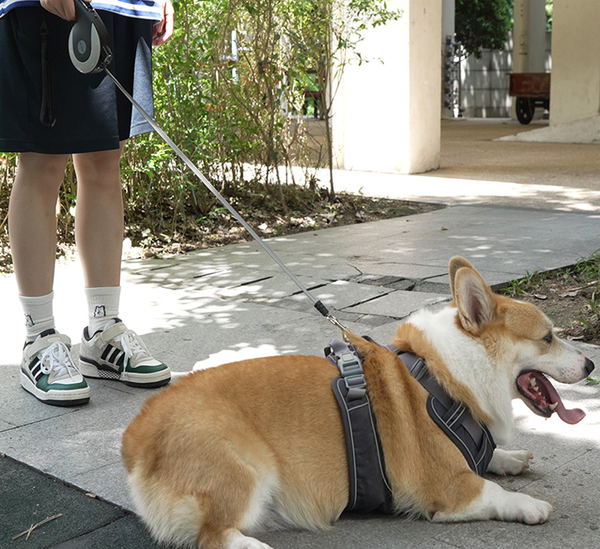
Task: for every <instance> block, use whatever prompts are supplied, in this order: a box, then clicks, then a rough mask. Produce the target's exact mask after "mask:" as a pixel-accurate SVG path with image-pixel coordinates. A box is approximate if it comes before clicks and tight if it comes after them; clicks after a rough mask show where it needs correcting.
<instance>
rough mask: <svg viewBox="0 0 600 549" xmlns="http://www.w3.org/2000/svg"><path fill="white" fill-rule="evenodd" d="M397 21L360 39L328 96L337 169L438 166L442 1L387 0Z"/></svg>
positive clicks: (414, 169)
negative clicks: (358, 58) (357, 57)
mask: <svg viewBox="0 0 600 549" xmlns="http://www.w3.org/2000/svg"><path fill="white" fill-rule="evenodd" d="M387 5H388V7H389V8H391V9H401V10H403V14H402V17H401V18H400V19H399V20H398V21H395V22H391V23H389V24H387V25H385V26H383V27H378V28H376V29H373V30H371V31H369V32H368V33H366V34H365V40H364V41H363V42H362V43H361V44H360V51H361V53H362V55H363V57H365V58H367V59H370V61H369V62H368V63H363V64H361V65H360V66H359V65H358V64H353V65H351V66H347V67H346V69H345V74H344V78H343V82H342V89H340V90H339V92H338V95H336V97H335V99H334V109H333V111H334V112H333V117H332V126H333V132H334V135H333V139H334V141H333V143H334V152H336V153H337V155H336V160H337V165H338V167H343V168H346V169H355V170H367V171H378V172H398V173H420V172H425V171H428V170H432V169H436V168H438V167H439V159H440V114H441V105H440V96H441V77H440V75H441V55H440V44H441V41H442V0H390V1H388V3H387Z"/></svg>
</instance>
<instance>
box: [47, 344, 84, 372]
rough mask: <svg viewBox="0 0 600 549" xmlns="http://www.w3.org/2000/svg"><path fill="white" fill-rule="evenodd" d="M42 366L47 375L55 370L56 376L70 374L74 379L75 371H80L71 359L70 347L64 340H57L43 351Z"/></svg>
mask: <svg viewBox="0 0 600 549" xmlns="http://www.w3.org/2000/svg"><path fill="white" fill-rule="evenodd" d="M40 368H41V370H42V372H43V373H44V374H46V375H47V374H49V373H50V372H52V371H54V372H56V377H62V376H63V375H65V374H69V377H70V378H71V379H73V380H74V379H75V378H74V377H73V372H75V373H77V372H78V370H77V368H76V366H75V364H73V361H72V360H71V355H70V353H69V349H68V348H67V346H66V345H65V344H64V343H63V342H62V341H56V342H54V343H52V345H50V346H49V347H48V348H47V349H44V350H43V351H42V354H41V355H40Z"/></svg>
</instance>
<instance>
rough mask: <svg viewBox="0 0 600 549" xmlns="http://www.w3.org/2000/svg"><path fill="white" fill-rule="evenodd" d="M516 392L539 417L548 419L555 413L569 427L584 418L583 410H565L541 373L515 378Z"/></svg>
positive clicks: (531, 373) (531, 372) (553, 389)
mask: <svg viewBox="0 0 600 549" xmlns="http://www.w3.org/2000/svg"><path fill="white" fill-rule="evenodd" d="M517 390H518V391H519V393H520V394H521V395H522V396H523V397H524V399H525V400H527V401H528V402H529V403H531V404H532V405H533V408H534V409H535V410H536V411H537V412H538V413H539V414H540V415H541V416H544V417H550V416H551V415H552V414H553V413H554V412H556V413H557V414H558V417H559V418H560V419H562V420H563V421H564V422H565V423H570V424H571V425H574V424H575V423H579V422H580V421H581V420H582V419H583V418H584V417H585V412H584V411H583V410H580V409H578V408H573V409H572V410H567V408H565V405H564V404H563V401H562V400H561V398H560V396H559V395H558V392H557V391H556V389H555V388H554V387H553V386H552V383H550V381H549V380H548V378H547V377H546V376H545V375H544V374H542V373H541V372H538V371H533V370H532V371H529V372H525V373H523V374H521V375H520V376H519V377H518V378H517Z"/></svg>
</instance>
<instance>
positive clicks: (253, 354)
mask: <svg viewBox="0 0 600 549" xmlns="http://www.w3.org/2000/svg"><path fill="white" fill-rule="evenodd" d="M233 347H234V348H233V349H224V350H222V351H218V352H216V353H213V354H211V355H210V356H209V357H208V358H207V359H206V360H200V361H198V362H196V364H194V367H193V371H197V370H206V369H207V368H214V367H216V366H220V365H221V364H227V363H229V362H238V361H240V360H249V359H251V358H262V357H267V356H280V355H281V354H284V353H282V352H281V350H280V349H278V348H277V347H276V346H275V345H267V344H263V345H259V346H258V347H253V346H252V345H250V344H249V343H238V344H236V345H234V346H233ZM291 353H292V351H291V350H290V351H288V354H291Z"/></svg>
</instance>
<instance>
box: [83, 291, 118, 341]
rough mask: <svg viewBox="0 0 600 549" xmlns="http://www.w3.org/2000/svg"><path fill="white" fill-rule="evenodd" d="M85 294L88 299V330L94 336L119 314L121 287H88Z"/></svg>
mask: <svg viewBox="0 0 600 549" xmlns="http://www.w3.org/2000/svg"><path fill="white" fill-rule="evenodd" d="M85 295H86V297H87V301H88V316H89V326H88V332H89V334H90V336H92V335H94V334H95V333H96V332H97V331H98V330H102V329H103V328H104V326H105V325H106V323H107V322H108V321H109V320H111V319H113V318H116V317H118V316H119V298H120V296H121V287H120V286H107V287H104V288H86V289H85Z"/></svg>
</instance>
